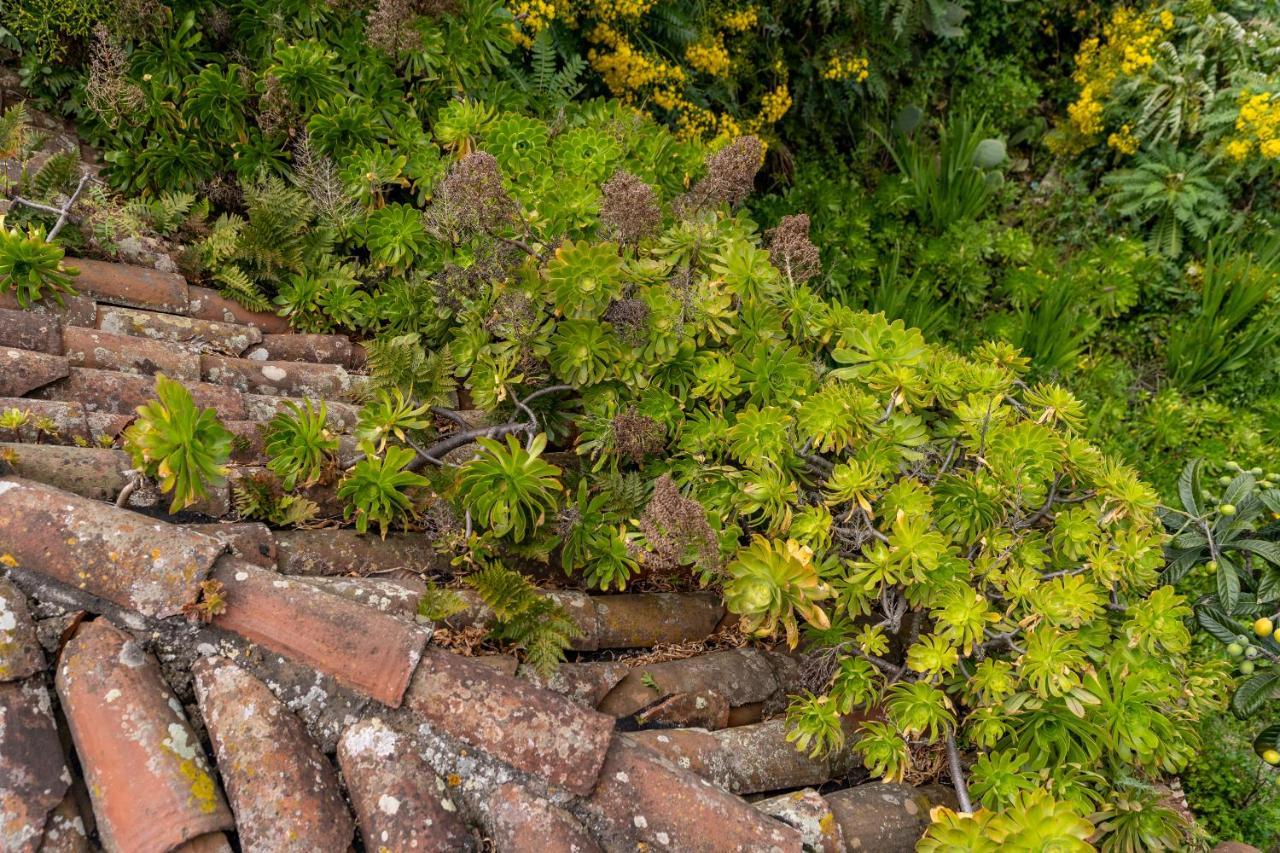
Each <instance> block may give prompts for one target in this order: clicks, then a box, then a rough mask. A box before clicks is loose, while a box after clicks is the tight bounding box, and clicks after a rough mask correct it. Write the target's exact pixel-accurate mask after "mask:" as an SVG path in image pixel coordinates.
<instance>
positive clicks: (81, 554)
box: [0, 477, 225, 618]
mask: <svg viewBox="0 0 1280 853" xmlns="http://www.w3.org/2000/svg"><path fill="white" fill-rule="evenodd" d="M224 548H225V546H224V545H223V544H222V543H221V542H219V541H218V540H216V539H213V538H211V537H208V536H203V535H201V534H199V533H196V532H195V531H193V530H191V529H190V528H187V527H184V526H182V525H177V524H165V523H164V522H158V521H153V520H152V519H150V518H147V517H146V516H144V515H139V514H137V513H134V512H130V511H128V510H124V509H117V508H116V507H114V506H111V505H110V504H105V503H102V502H100V501H93V500H89V499H87V498H82V497H80V496H78V495H73V494H70V493H69V492H64V491H60V490H58V489H54V488H50V487H48V486H45V485H42V484H40V483H33V482H31V481H29V480H23V479H19V478H17V477H5V478H0V553H5V554H8V555H10V556H11V557H12V558H13V561H14V562H16V564H17V565H19V566H22V567H23V568H26V569H29V570H31V571H35V572H38V573H40V574H43V575H45V576H47V577H50V578H53V579H54V580H57V581H59V582H61V583H64V584H67V585H68V586H72V587H75V588H76V589H82V590H84V591H86V592H89V593H91V594H93V595H96V596H98V597H100V598H105V599H107V600H108V601H111V602H113V603H115V604H118V605H120V606H122V607H128V608H132V609H133V610H137V611H138V612H139V613H141V614H143V615H144V616H150V617H153V618H164V617H166V616H176V615H178V614H179V613H181V612H182V607H183V605H184V604H186V603H188V602H191V601H195V600H196V597H197V595H198V594H199V591H200V583H201V581H203V580H204V579H205V578H206V577H207V576H208V574H209V570H210V568H212V566H213V562H214V560H216V559H217V557H218V555H219V554H221V553H222V551H223V550H224Z"/></svg>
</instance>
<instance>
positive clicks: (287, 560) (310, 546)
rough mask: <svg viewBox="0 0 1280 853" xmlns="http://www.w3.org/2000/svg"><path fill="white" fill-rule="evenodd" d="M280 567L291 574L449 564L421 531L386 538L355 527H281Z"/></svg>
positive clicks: (430, 567) (417, 568)
mask: <svg viewBox="0 0 1280 853" xmlns="http://www.w3.org/2000/svg"><path fill="white" fill-rule="evenodd" d="M276 545H277V547H278V548H279V549H280V571H281V572H282V573H284V574H287V575H348V574H351V575H362V574H368V573H369V572H373V571H385V570H387V569H397V568H403V569H408V570H409V571H411V572H414V573H416V574H422V573H427V572H430V571H432V570H433V569H436V568H439V567H441V566H444V565H447V561H445V560H444V559H443V558H442V557H441V556H440V555H439V554H437V553H436V552H435V549H434V548H433V547H432V544H431V540H430V539H429V538H427V537H426V536H423V535H422V534H419V533H392V534H390V535H389V536H387V538H386V539H380V538H378V537H377V536H368V535H365V536H361V535H360V534H359V533H356V531H354V530H340V529H337V528H333V529H325V530H281V531H278V532H277V533H276Z"/></svg>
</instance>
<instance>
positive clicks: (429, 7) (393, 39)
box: [365, 0, 457, 56]
mask: <svg viewBox="0 0 1280 853" xmlns="http://www.w3.org/2000/svg"><path fill="white" fill-rule="evenodd" d="M455 8H457V4H456V3H455V2H454V0H378V2H377V3H376V4H375V5H374V7H373V10H372V11H371V12H369V20H368V23H367V24H366V26H365V37H366V38H367V39H368V40H369V44H371V45H372V46H374V47H376V48H378V49H379V50H383V51H386V52H387V53H389V54H391V55H392V56H399V55H401V54H403V53H409V52H411V51H414V50H421V49H422V47H423V42H422V33H421V32H419V31H418V28H417V27H415V26H414V21H415V19H416V18H419V17H423V16H428V17H434V16H435V15H440V14H443V13H445V12H450V11H453V10H454V9H455Z"/></svg>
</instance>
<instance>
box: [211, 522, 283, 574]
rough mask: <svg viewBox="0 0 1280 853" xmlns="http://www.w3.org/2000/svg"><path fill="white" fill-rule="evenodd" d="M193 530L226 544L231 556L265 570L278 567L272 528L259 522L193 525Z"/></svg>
mask: <svg viewBox="0 0 1280 853" xmlns="http://www.w3.org/2000/svg"><path fill="white" fill-rule="evenodd" d="M190 527H191V529H192V530H194V531H196V532H197V533H203V534H204V535H205V536H212V537H213V538H214V539H217V540H218V541H220V542H223V543H224V544H226V546H227V548H228V549H229V550H230V552H231V554H232V555H233V556H235V557H239V558H240V559H241V560H245V561H247V562H250V563H253V564H254V565H255V566H262V567H263V568H265V569H270V568H274V567H275V565H276V540H275V537H274V536H272V535H271V528H269V527H267V526H266V525H265V524H262V523H260V522H257V521H237V522H232V523H227V522H225V521H219V522H212V523H209V524H192V525H190Z"/></svg>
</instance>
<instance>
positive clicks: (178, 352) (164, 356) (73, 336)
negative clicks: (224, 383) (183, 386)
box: [62, 326, 200, 382]
mask: <svg viewBox="0 0 1280 853" xmlns="http://www.w3.org/2000/svg"><path fill="white" fill-rule="evenodd" d="M62 351H63V353H64V354H65V355H66V357H67V361H68V363H70V364H71V365H73V366H75V367H92V368H96V369H98V370H114V371H117V372H119V373H128V374H132V375H135V376H155V375H156V374H157V373H163V374H164V375H165V376H168V377H169V378H170V379H176V380H178V381H180V382H198V381H199V380H200V357H199V356H198V355H195V354H194V353H191V352H188V351H186V350H184V349H182V348H181V347H179V346H178V345H177V344H171V343H169V342H167V341H153V340H151V339H150V338H138V337H134V336H132V335H117V334H115V333H114V332H102V331H98V330H96V329H82V328H80V327H78V326H68V327H67V328H65V329H63V330H62Z"/></svg>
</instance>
